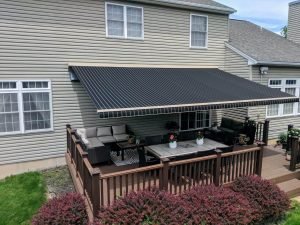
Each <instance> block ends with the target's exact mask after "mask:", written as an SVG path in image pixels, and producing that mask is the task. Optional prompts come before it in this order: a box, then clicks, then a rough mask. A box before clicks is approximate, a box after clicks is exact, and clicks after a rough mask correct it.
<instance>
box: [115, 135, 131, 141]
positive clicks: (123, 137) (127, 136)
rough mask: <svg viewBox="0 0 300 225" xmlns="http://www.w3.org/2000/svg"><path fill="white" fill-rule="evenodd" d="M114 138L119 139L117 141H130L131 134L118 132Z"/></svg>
mask: <svg viewBox="0 0 300 225" xmlns="http://www.w3.org/2000/svg"><path fill="white" fill-rule="evenodd" d="M114 138H115V139H116V140H117V142H121V141H128V138H129V135H128V134H118V135H114Z"/></svg>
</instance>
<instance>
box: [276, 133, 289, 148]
mask: <svg viewBox="0 0 300 225" xmlns="http://www.w3.org/2000/svg"><path fill="white" fill-rule="evenodd" d="M278 141H279V142H280V144H281V145H282V149H286V147H287V134H286V133H281V134H279V136H278Z"/></svg>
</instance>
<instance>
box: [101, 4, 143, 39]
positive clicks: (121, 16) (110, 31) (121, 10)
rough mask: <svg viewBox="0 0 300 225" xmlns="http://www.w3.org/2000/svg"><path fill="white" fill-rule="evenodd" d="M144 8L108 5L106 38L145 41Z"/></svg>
mask: <svg viewBox="0 0 300 225" xmlns="http://www.w3.org/2000/svg"><path fill="white" fill-rule="evenodd" d="M143 20H144V18H143V8H141V7H134V6H128V5H119V4H112V3H107V4H106V36H107V37H116V38H131V39H143V36H144V25H143Z"/></svg>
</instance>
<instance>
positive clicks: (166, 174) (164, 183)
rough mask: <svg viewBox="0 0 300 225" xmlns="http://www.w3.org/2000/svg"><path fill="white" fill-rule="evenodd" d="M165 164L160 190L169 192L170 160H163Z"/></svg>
mask: <svg viewBox="0 0 300 225" xmlns="http://www.w3.org/2000/svg"><path fill="white" fill-rule="evenodd" d="M161 162H162V163H163V168H162V173H161V176H160V182H159V189H160V190H165V191H167V190H168V182H169V162H170V160H169V159H168V158H164V159H161Z"/></svg>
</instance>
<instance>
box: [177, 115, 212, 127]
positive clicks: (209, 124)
mask: <svg viewBox="0 0 300 225" xmlns="http://www.w3.org/2000/svg"><path fill="white" fill-rule="evenodd" d="M203 111H205V112H208V113H209V123H208V127H199V128H194V129H187V130H182V129H181V115H182V114H183V113H195V127H196V125H197V112H203ZM183 113H180V114H179V131H182V132H185V131H197V130H201V129H205V128H209V127H211V124H212V120H211V118H212V116H211V114H212V111H211V110H198V111H193V112H183Z"/></svg>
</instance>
